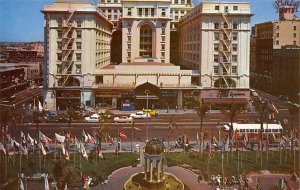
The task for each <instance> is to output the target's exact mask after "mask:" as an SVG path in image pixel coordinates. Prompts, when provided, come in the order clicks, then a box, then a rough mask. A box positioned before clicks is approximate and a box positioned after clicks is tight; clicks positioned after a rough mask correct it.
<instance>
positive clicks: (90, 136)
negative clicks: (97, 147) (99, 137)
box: [87, 133, 95, 144]
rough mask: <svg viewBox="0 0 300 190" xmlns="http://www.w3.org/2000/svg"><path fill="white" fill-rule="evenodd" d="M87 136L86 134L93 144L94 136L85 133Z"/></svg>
mask: <svg viewBox="0 0 300 190" xmlns="http://www.w3.org/2000/svg"><path fill="white" fill-rule="evenodd" d="M87 136H88V142H89V143H91V144H94V143H95V139H94V137H93V136H92V135H90V134H89V133H87Z"/></svg>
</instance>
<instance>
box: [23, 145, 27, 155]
mask: <svg viewBox="0 0 300 190" xmlns="http://www.w3.org/2000/svg"><path fill="white" fill-rule="evenodd" d="M22 151H23V154H24V155H28V149H27V147H26V146H23V147H22Z"/></svg>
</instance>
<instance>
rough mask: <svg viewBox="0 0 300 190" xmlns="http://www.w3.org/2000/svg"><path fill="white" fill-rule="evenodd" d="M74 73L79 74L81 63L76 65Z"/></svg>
mask: <svg viewBox="0 0 300 190" xmlns="http://www.w3.org/2000/svg"><path fill="white" fill-rule="evenodd" d="M76 74H81V65H76Z"/></svg>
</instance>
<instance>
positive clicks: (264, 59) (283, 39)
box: [251, 1, 300, 92]
mask: <svg viewBox="0 0 300 190" xmlns="http://www.w3.org/2000/svg"><path fill="white" fill-rule="evenodd" d="M289 2H291V1H286V4H289ZM286 4H284V5H282V6H280V7H279V8H278V12H279V21H270V22H264V23H259V24H256V25H255V34H254V35H253V36H252V38H253V39H254V38H255V41H256V43H255V47H253V49H252V50H255V53H254V52H251V54H252V55H255V64H253V66H254V67H255V69H254V70H253V72H251V81H253V83H251V85H253V87H257V88H261V89H264V90H266V91H268V92H272V91H273V89H272V86H273V85H272V83H273V80H274V77H273V76H272V73H273V62H274V61H275V60H274V57H273V55H274V50H275V49H281V47H283V46H289V45H293V46H300V19H298V18H296V17H295V10H296V8H294V7H290V6H287V5H286Z"/></svg>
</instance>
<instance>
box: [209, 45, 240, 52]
mask: <svg viewBox="0 0 300 190" xmlns="http://www.w3.org/2000/svg"><path fill="white" fill-rule="evenodd" d="M229 48H230V47H229ZM237 49H238V45H237V44H232V47H231V50H232V51H237ZM219 50H222V51H229V49H228V47H227V46H226V45H223V46H222V49H220V44H214V51H219Z"/></svg>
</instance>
